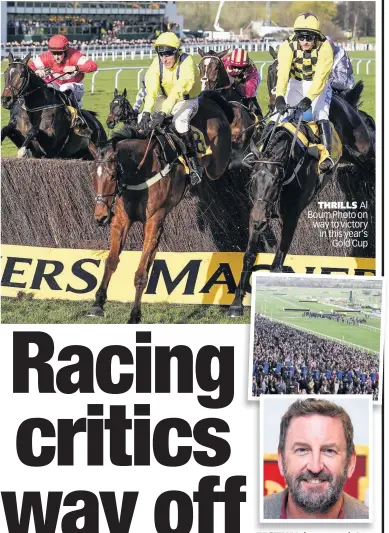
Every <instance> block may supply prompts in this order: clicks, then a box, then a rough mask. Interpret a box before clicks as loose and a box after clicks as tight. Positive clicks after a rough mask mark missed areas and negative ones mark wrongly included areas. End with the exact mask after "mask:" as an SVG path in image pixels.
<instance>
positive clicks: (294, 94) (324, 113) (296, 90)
mask: <svg viewBox="0 0 389 533" xmlns="http://www.w3.org/2000/svg"><path fill="white" fill-rule="evenodd" d="M311 84H312V81H304V80H302V81H299V80H295V79H294V78H291V79H290V80H289V83H288V89H287V91H286V95H285V101H286V103H287V104H289V105H290V106H295V105H297V104H298V103H299V102H300V100H302V99H303V98H304V97H305V96H306V95H307V92H308V90H309V88H310V86H311ZM331 98H332V88H331V85H330V84H329V83H328V82H327V83H326V85H325V87H324V89H323V90H322V92H321V93H320V94H319V96H317V97H316V98H315V99H314V100H313V102H312V115H313V120H314V121H315V122H317V121H318V120H329V115H330V104H331Z"/></svg>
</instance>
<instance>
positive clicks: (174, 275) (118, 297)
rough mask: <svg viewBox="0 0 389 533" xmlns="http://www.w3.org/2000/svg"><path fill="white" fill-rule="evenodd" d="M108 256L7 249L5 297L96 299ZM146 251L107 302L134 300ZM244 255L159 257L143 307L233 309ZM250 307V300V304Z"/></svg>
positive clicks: (116, 280)
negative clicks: (173, 305)
mask: <svg viewBox="0 0 389 533" xmlns="http://www.w3.org/2000/svg"><path fill="white" fill-rule="evenodd" d="M107 256H108V251H97V250H70V249H60V248H38V247H29V246H13V245H3V246H2V262H1V285H2V295H3V296H11V297H16V296H17V295H18V293H19V292H20V291H22V292H24V293H32V294H33V295H34V298H40V299H49V298H54V299H61V300H93V299H94V295H95V292H96V290H97V289H98V286H99V284H100V281H101V278H102V276H103V272H104V262H105V259H106V258H107ZM140 256H141V252H123V253H122V254H121V256H120V263H119V266H118V269H117V271H116V272H115V273H114V275H113V276H112V280H111V283H110V285H109V290H108V299H109V300H113V301H119V302H129V301H133V299H134V294H135V290H134V281H133V280H134V274H135V271H136V269H137V266H138V263H139V259H140ZM273 257H274V256H273V254H265V253H260V254H258V257H257V261H256V266H255V270H259V271H264V272H268V271H269V269H270V265H271V263H272V260H273ZM242 262H243V253H241V252H184V253H173V252H160V253H158V254H157V256H156V259H155V261H154V263H153V265H152V267H151V270H150V275H149V281H148V285H147V288H146V291H145V294H144V297H143V301H144V302H150V303H152V302H170V303H181V304H182V303H187V304H217V305H229V304H231V302H232V300H233V294H234V291H235V288H236V285H237V283H238V281H239V276H240V273H241V269H242ZM285 270H286V271H288V272H296V273H301V274H338V275H339V274H345V275H355V274H356V275H361V276H373V275H375V259H366V258H355V257H321V256H308V255H290V256H287V258H286V261H285ZM244 303H245V304H246V305H248V304H249V303H250V302H249V297H247V298H246V300H245V302H244Z"/></svg>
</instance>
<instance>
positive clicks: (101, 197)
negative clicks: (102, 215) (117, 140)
mask: <svg viewBox="0 0 389 533" xmlns="http://www.w3.org/2000/svg"><path fill="white" fill-rule="evenodd" d="M95 163H107V161H106V160H105V159H102V160H96V159H95ZM122 173H123V167H122V163H121V162H120V161H118V160H116V177H114V178H113V180H114V181H115V190H114V192H112V193H108V194H96V196H95V202H96V205H99V204H103V205H105V206H106V207H107V209H108V211H109V212H110V213H111V215H114V214H115V205H116V202H117V200H118V198H120V196H121V195H122V194H123V191H124V187H122V186H121V185H120V181H119V177H120V175H121V174H122ZM112 196H113V200H112V203H111V205H108V201H107V200H105V198H111V197H112Z"/></svg>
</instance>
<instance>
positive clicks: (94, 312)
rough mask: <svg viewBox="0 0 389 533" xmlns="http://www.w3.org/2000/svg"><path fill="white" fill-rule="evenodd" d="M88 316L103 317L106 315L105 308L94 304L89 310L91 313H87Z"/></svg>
mask: <svg viewBox="0 0 389 533" xmlns="http://www.w3.org/2000/svg"><path fill="white" fill-rule="evenodd" d="M86 316H93V317H103V316H104V309H103V308H102V307H98V306H94V307H92V309H91V310H90V311H89V313H87V315H86Z"/></svg>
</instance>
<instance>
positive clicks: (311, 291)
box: [249, 274, 385, 402]
mask: <svg viewBox="0 0 389 533" xmlns="http://www.w3.org/2000/svg"><path fill="white" fill-rule="evenodd" d="M252 286H253V296H252V302H253V303H252V308H251V331H250V354H251V365H250V376H249V398H251V399H253V398H256V399H259V398H260V396H261V395H263V394H302V395H303V394H371V395H373V400H375V401H377V402H380V401H381V394H382V357H383V355H382V354H383V332H384V324H385V322H384V316H383V311H384V308H385V297H384V294H385V284H384V280H383V279H380V278H376V277H361V276H351V277H350V276H347V277H346V276H314V275H303V276H296V275H287V274H279V275H274V274H272V275H263V274H257V275H255V276H254V277H253V285H252Z"/></svg>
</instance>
